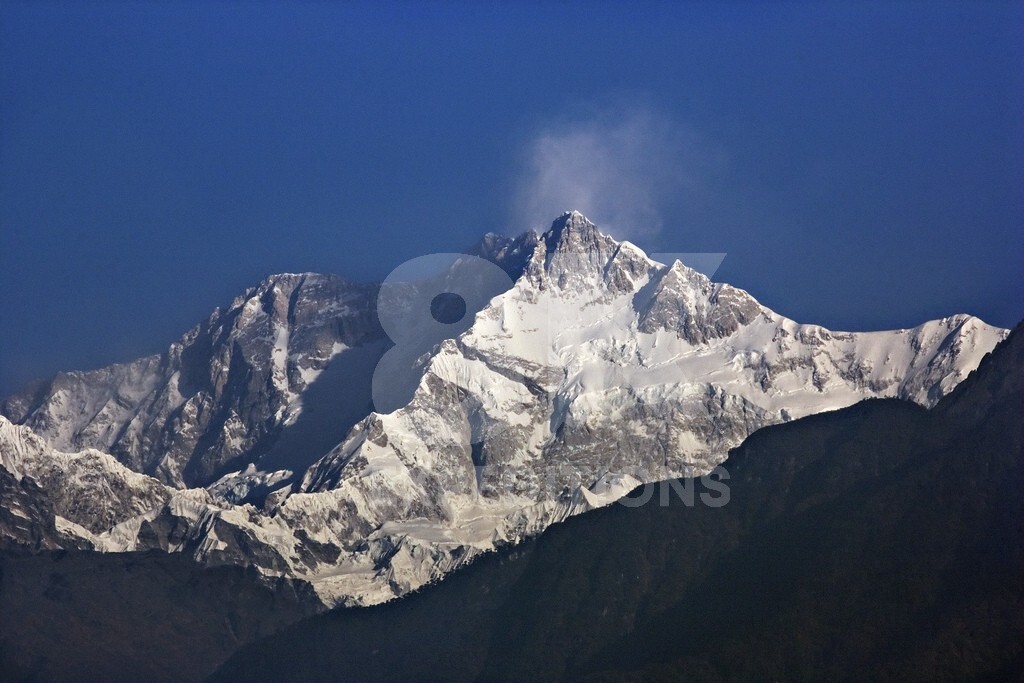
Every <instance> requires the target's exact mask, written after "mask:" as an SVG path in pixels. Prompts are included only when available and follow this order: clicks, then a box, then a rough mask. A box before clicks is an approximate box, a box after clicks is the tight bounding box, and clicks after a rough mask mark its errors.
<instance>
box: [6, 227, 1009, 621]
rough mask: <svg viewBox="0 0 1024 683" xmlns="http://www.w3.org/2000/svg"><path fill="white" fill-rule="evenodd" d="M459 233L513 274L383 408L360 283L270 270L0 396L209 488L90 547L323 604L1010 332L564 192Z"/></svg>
mask: <svg viewBox="0 0 1024 683" xmlns="http://www.w3.org/2000/svg"><path fill="white" fill-rule="evenodd" d="M474 253H478V254H480V255H482V256H484V257H486V258H487V259H488V260H489V261H491V262H494V263H498V265H500V266H501V267H502V269H503V270H504V271H505V272H506V273H507V274H508V275H509V280H508V282H509V285H510V288H508V289H503V290H496V291H495V295H494V296H493V298H490V299H489V300H486V299H485V301H486V305H484V306H483V307H482V308H481V310H479V311H478V312H476V314H475V317H473V318H472V319H467V320H466V321H465V322H466V324H465V325H464V326H463V327H461V328H459V329H460V333H459V334H457V335H453V338H448V339H445V340H444V341H441V342H440V343H439V344H437V345H436V346H434V347H433V348H432V349H430V350H429V352H428V353H426V354H425V355H423V356H420V357H417V358H416V359H415V363H416V364H415V368H414V370H415V373H416V374H415V375H414V376H413V380H418V381H414V384H413V387H414V388H412V387H410V390H411V393H410V396H411V398H409V400H408V401H407V402H405V403H404V404H403V405H402V406H401V407H399V408H398V409H396V410H394V411H392V412H390V413H388V414H380V413H374V412H370V410H369V407H368V406H367V403H368V398H367V397H368V396H369V376H370V372H369V371H368V368H370V369H372V367H373V365H374V364H375V362H376V359H377V358H379V357H380V354H381V353H383V351H384V349H385V345H386V341H385V340H384V339H383V335H382V332H381V328H380V326H379V325H378V324H377V319H376V310H375V303H376V302H375V297H374V293H375V291H376V289H375V288H372V287H358V286H355V285H351V283H347V282H345V281H342V280H338V279H332V278H324V277H323V276H312V275H306V276H278V277H276V278H270V279H269V280H267V281H266V282H264V283H263V285H261V286H260V287H259V288H257V289H256V290H252V291H251V292H249V293H248V294H247V295H246V296H245V297H241V298H240V299H238V300H236V302H235V303H234V304H233V305H232V307H231V308H230V310H229V311H228V312H227V313H225V314H220V313H219V312H215V313H214V315H213V316H212V317H211V319H210V320H209V321H207V322H206V323H204V324H203V325H200V326H199V327H197V328H196V329H195V330H193V331H192V332H190V333H189V334H188V335H186V337H185V338H184V339H183V340H182V342H179V343H178V344H176V345H173V346H172V347H171V349H170V350H169V351H168V352H167V353H165V354H164V355H163V356H162V357H159V358H150V359H143V360H140V361H136V363H133V364H129V365H126V366H116V367H114V368H109V369H105V370H99V371H95V372H93V373H68V374H62V375H60V376H58V378H56V379H55V380H54V381H53V382H52V383H51V384H50V385H49V386H48V387H45V388H44V390H42V391H37V392H36V393H35V394H32V395H28V394H26V395H22V396H18V397H15V398H13V399H11V400H9V401H8V402H7V403H6V404H5V406H4V409H3V412H4V414H6V415H8V416H10V417H11V418H12V420H13V421H15V422H21V423H24V424H25V425H27V426H30V427H31V428H32V429H33V430H34V431H35V432H36V433H37V434H39V435H40V436H42V437H43V438H44V439H45V440H46V441H47V442H48V443H49V447H50V448H55V449H61V450H80V449H84V448H98V449H100V450H104V451H110V452H112V453H113V454H114V455H116V456H117V458H118V460H120V461H121V462H122V463H124V464H126V465H128V466H129V467H131V468H132V469H133V470H136V471H138V472H142V473H145V474H151V475H153V476H155V477H157V478H158V479H160V481H161V482H162V483H163V484H168V485H172V486H175V487H177V488H179V489H184V486H185V485H186V484H188V485H193V486H194V485H196V484H199V485H203V486H206V487H207V488H205V489H201V488H197V489H190V490H178V491H172V490H170V489H168V488H166V487H163V488H160V489H157V488H154V487H153V486H149V485H148V484H143V483H142V482H141V481H135V482H131V483H130V484H128V485H127V487H128V488H130V489H131V490H132V491H135V492H136V493H134V494H133V496H132V497H130V500H131V501H132V502H131V503H123V502H122V503H119V504H118V505H117V506H115V507H116V510H117V515H115V516H113V517H109V518H104V521H103V522H102V523H100V522H96V523H95V524H93V525H92V526H90V525H89V524H87V523H85V522H83V521H81V520H73V521H74V522H75V523H76V524H78V525H80V526H82V527H84V528H86V529H87V531H88V533H89V534H90V536H89V538H90V539H92V540H91V542H92V543H93V544H94V545H95V546H96V547H97V548H100V549H105V550H132V549H144V548H162V549H165V550H168V551H186V552H190V553H191V554H193V555H194V556H195V557H196V558H197V559H198V560H200V561H203V562H207V563H225V562H227V563H240V564H252V565H255V566H257V567H259V568H260V569H261V571H264V572H265V573H267V574H270V575H275V574H288V575H291V576H295V577H298V578H303V579H306V580H308V581H310V582H311V583H312V584H313V585H314V587H315V588H316V590H317V591H318V593H319V594H320V595H321V597H322V598H323V600H324V601H325V603H327V604H336V603H338V602H343V601H344V602H357V603H372V602H378V601H380V600H384V599H387V598H390V597H392V596H394V595H399V594H402V593H404V592H407V591H409V590H411V589H414V588H416V587H418V586H420V585H422V584H424V583H426V582H428V581H431V580H433V579H436V578H438V577H440V576H442V575H443V574H444V573H446V572H447V571H449V570H450V569H452V568H453V567H455V566H458V565H459V564H461V563H463V562H465V561H466V560H468V559H469V558H471V557H472V556H474V555H475V554H477V553H479V552H481V551H485V550H488V549H491V548H493V547H495V546H496V545H500V544H503V543H511V542H516V541H517V540H519V539H521V538H522V537H524V536H526V535H529V534H534V533H539V532H540V531H542V530H543V529H544V528H546V527H547V526H549V525H550V524H552V523H555V522H557V521H559V520H561V519H564V518H565V516H567V515H570V514H575V513H578V512H582V511H585V510H587V509H590V508H592V507H597V506H600V505H603V504H607V503H608V502H611V501H613V500H615V499H616V498H617V497H619V496H620V495H621V494H623V493H625V492H627V491H629V490H630V489H632V488H633V487H634V486H635V485H637V484H638V483H640V482H646V481H655V480H661V479H666V478H669V477H676V476H680V475H683V474H686V473H698V474H700V473H705V472H708V471H710V470H711V469H712V468H713V467H714V466H715V465H716V464H718V463H720V462H722V461H723V460H724V459H725V457H726V454H727V453H728V450H729V449H730V448H732V447H734V446H736V445H738V444H739V443H740V442H741V441H742V440H743V439H744V438H746V436H747V435H749V434H750V433H751V432H753V431H755V430H756V429H759V428H760V427H762V426H765V425H768V424H773V423H777V422H783V421H787V420H790V419H795V418H797V417H801V416H804V415H807V414H810V413H814V412H820V411H823V410H831V409H835V408H839V407H843V406H847V405H850V404H852V403H855V402H857V401H859V400H862V399H865V398H870V397H878V396H894V397H900V398H904V399H908V400H912V401H916V402H918V403H921V404H923V405H927V406H930V405H933V404H934V403H935V402H936V401H937V400H938V399H939V398H940V397H941V396H943V395H944V394H946V393H948V392H949V391H950V390H951V389H952V388H953V387H954V386H955V385H956V384H957V383H958V382H959V381H961V380H962V379H963V378H964V377H965V376H966V375H967V374H968V373H970V372H971V371H972V370H973V369H974V368H975V367H976V366H977V364H978V362H979V361H980V359H981V358H982V356H983V355H984V354H985V353H987V352H988V351H990V350H991V349H992V348H993V347H994V346H995V344H996V343H998V342H999V341H1000V340H1001V339H1003V338H1004V337H1005V336H1006V334H1007V332H1006V331H1005V330H1001V329H997V328H993V327H991V326H988V325H986V324H985V323H983V322H981V321H980V320H978V319H976V318H973V317H970V316H966V315H958V316H953V317H950V318H945V319H942V320H937V321H932V322H928V323H925V324H923V325H920V326H918V327H916V328H913V329H909V330H897V331H891V332H871V333H841V332H831V331H829V330H826V329H824V328H821V327H819V326H814V325H800V324H798V323H796V322H794V321H792V320H789V319H787V318H785V317H783V316H781V315H779V314H777V313H775V312H773V311H771V310H769V309H767V308H765V307H763V306H761V305H760V304H759V303H758V302H757V301H756V300H755V299H754V298H753V297H751V296H750V295H749V294H747V293H746V292H744V291H742V290H739V289H736V288H734V287H731V286H729V285H726V284H718V283H713V282H711V281H709V280H708V279H707V278H706V277H704V276H703V275H701V274H700V273H697V272H696V271H694V270H691V269H690V268H687V267H686V266H684V265H683V264H681V263H678V262H676V263H673V264H660V263H657V262H655V261H653V260H651V259H650V258H648V257H647V256H646V255H645V254H644V252H643V251H642V250H640V249H639V248H638V247H636V246H634V245H632V244H630V243H628V242H617V241H615V240H614V239H612V238H611V237H608V236H606V235H603V234H602V233H600V232H599V231H598V230H597V228H596V227H595V226H593V225H592V224H591V223H590V222H589V221H587V220H586V219H585V218H584V217H583V216H582V215H581V214H579V213H577V212H571V213H567V214H565V215H563V216H562V217H560V218H559V219H558V220H556V221H555V223H554V224H553V225H552V227H551V229H550V230H549V231H547V232H546V233H545V234H544V235H541V236H537V235H535V234H527V235H524V236H521V237H520V238H517V239H516V240H507V239H504V238H499V237H497V236H494V235H489V236H487V237H485V239H484V240H483V241H482V242H481V244H480V245H478V247H477V248H476V251H475V252H474ZM458 272H461V271H457V270H452V271H451V272H450V273H449V274H448V275H447V277H448V279H451V278H452V277H453V274H454V275H457V274H458ZM471 313H472V311H471ZM462 330H464V331H462ZM350 357H351V358H352V359H354V360H353V361H351V362H348V363H346V358H350ZM332 373H333V377H332V378H331V380H330V381H329V382H328V381H327V379H326V378H328V377H331V375H332ZM319 387H332V389H331V390H329V391H328V390H326V389H325V390H324V396H320V397H318V396H317V395H316V390H317V389H318V388H319ZM325 397H327V398H325ZM331 397H333V399H332V398H331ZM332 400H333V401H334V403H331V401H332ZM317 406H319V407H320V408H319V410H320V412H319V417H316V412H317V411H316V407H317ZM325 406H326V407H325ZM332 406H333V407H332ZM353 406H355V407H353ZM334 409H337V410H338V411H339V412H338V413H337V414H335V413H333V412H332V410H334ZM335 415H337V417H335ZM304 420H305V425H306V426H305V427H304V428H303V427H302V424H303V422H304ZM350 427H351V429H350ZM0 436H3V433H2V432H0ZM327 437H329V438H327ZM19 438H21V439H22V441H24V440H25V439H27V438H30V437H26V436H24V435H23V436H21V437H19ZM6 443H7V442H6V441H3V440H0V445H2V444H6ZM7 448H11V449H12V452H15V449H16V447H15V446H7V445H3V446H2V449H3V450H4V451H5V452H6V449H7ZM22 450H23V449H22ZM18 452H21V451H18ZM321 456H323V457H321ZM4 457H5V461H4V462H5V467H6V466H7V465H6V462H7V455H5V456H4ZM61 457H65V456H51V457H49V459H48V461H49V462H64V461H62V460H61ZM82 457H83V456H78V459H81V458H82ZM90 457H92V458H93V460H95V459H96V458H98V457H99V456H97V455H92V456H90ZM11 459H12V461H13V459H14V458H13V457H12V458H11ZM23 460H24V458H22V461H23ZM76 462H77V460H76ZM97 462H98V461H97ZM104 463H106V461H104ZM307 465H308V468H307V467H306V466H307ZM62 467H68V468H69V470H70V469H72V468H71V464H70V461H68V464H67V465H62ZM36 471H40V470H39V469H38V468H37V470H36ZM303 472H304V474H302V473H303ZM122 474H123V473H121V474H119V475H117V476H122ZM300 474H301V476H300ZM114 476H115V475H113V474H109V473H108V474H106V475H104V477H101V478H100V479H101V480H102V481H104V482H106V481H109V480H110V478H111V477H114ZM72 479H74V477H72ZM48 481H50V482H51V483H50V484H49V485H50V486H51V487H53V486H56V487H57V488H59V487H60V486H61V485H62V484H60V483H59V481H62V480H55V479H54V478H53V476H52V475H51V478H50V479H49V480H48ZM54 481H58V483H57V484H55V483H53V482H54ZM147 481H152V482H153V483H154V484H156V482H155V481H154V480H152V479H149V478H148V477H147ZM46 487H47V484H46V483H45V482H44V483H43V488H44V489H45V488H46ZM95 490H96V491H97V492H98V493H97V495H98V496H101V497H103V496H108V495H110V491H111V488H110V487H109V486H107V488H103V487H102V486H99V485H98V486H97V487H96V488H95ZM161 492H162V493H161ZM115 497H116V496H115ZM140 501H141V502H140ZM132 505H135V507H132ZM143 507H149V509H148V510H145V511H142V508H143ZM125 511H131V512H134V513H137V514H134V516H129V517H128V518H125V516H124V515H125V514H126V512H125ZM85 521H86V522H87V521H88V520H85ZM108 523H109V525H108ZM101 527H103V528H101Z"/></svg>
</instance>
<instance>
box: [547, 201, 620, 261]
mask: <svg viewBox="0 0 1024 683" xmlns="http://www.w3.org/2000/svg"><path fill="white" fill-rule="evenodd" d="M595 237H602V238H605V239H609V238H607V237H606V236H605V235H604V234H602V233H601V232H600V231H599V230H598V229H597V226H596V225H594V224H593V223H592V222H591V221H590V219H588V218H587V217H586V216H584V215H583V214H582V213H580V212H579V211H576V210H573V211H566V212H565V213H563V214H562V215H561V216H559V217H558V218H556V219H555V220H554V221H553V222H552V223H551V227H550V228H548V230H547V232H545V233H544V235H543V238H544V242H545V244H546V245H547V250H548V251H549V252H550V251H556V250H557V248H558V246H559V245H560V244H562V243H563V242H565V241H567V240H568V239H572V238H575V239H574V241H575V242H577V243H582V242H586V241H593V240H594V238H595Z"/></svg>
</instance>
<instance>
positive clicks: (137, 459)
mask: <svg viewBox="0 0 1024 683" xmlns="http://www.w3.org/2000/svg"><path fill="white" fill-rule="evenodd" d="M375 301H376V288H375V287H373V286H367V285H359V284H354V283H351V282H348V281H346V280H343V279H341V278H338V277H333V276H324V275H291V274H286V275H277V276H273V277H270V278H268V279H267V280H265V281H264V282H262V283H261V284H260V285H259V286H258V287H255V288H253V289H251V290H249V291H248V292H246V293H245V294H244V295H243V296H241V297H238V298H237V299H235V300H234V301H233V302H232V303H231V305H230V306H229V307H228V308H227V310H225V311H220V310H219V309H218V310H216V311H214V312H213V314H212V315H211V316H210V317H209V318H208V319H207V320H205V321H204V322H202V323H201V324H199V325H198V326H196V327H195V328H193V329H192V330H190V331H189V332H187V333H186V334H185V335H184V336H183V337H182V338H181V339H180V340H178V341H177V342H175V343H174V344H171V346H170V347H169V348H168V349H167V351H165V352H164V353H163V354H162V355H160V356H151V357H148V358H142V359H139V360H137V361H134V362H132V363H127V364H123V365H114V366H111V367H109V368H104V369H101V370H95V371H91V372H68V373H60V374H58V375H57V376H56V377H55V378H54V379H53V380H52V381H51V382H50V383H49V384H48V385H43V386H39V387H36V388H35V389H34V391H31V392H29V393H27V394H24V395H17V396H14V397H12V398H10V399H8V400H7V401H6V402H5V403H4V405H3V407H2V410H0V412H2V413H3V414H4V415H6V416H7V417H9V418H10V419H11V420H13V421H15V422H18V423H20V424H25V425H27V426H29V427H31V428H32V429H33V430H34V431H35V432H36V433H37V434H40V435H42V436H43V437H45V438H46V440H47V441H49V442H50V444H51V445H52V446H53V447H54V448H56V449H60V450H64V451H77V450H81V449H84V448H96V449H99V450H102V451H104V452H107V453H110V454H112V455H114V456H115V457H116V458H117V459H118V460H120V461H121V462H122V463H124V464H125V465H127V466H128V467H130V468H131V469H133V470H135V471H137V472H142V473H145V474H150V475H152V476H154V477H156V478H158V479H160V480H161V481H162V482H164V483H166V484H169V485H172V486H178V487H181V486H197V485H198V486H203V485H206V484H210V483H212V482H213V481H214V480H216V479H217V478H218V477H220V476H221V475H223V474H225V473H226V472H228V471H230V470H231V469H232V468H234V469H240V468H243V467H244V466H245V465H247V464H249V463H252V462H256V461H258V460H259V459H260V458H261V457H262V456H263V455H264V454H265V453H267V452H268V451H269V450H270V449H271V448H272V446H273V444H274V442H275V440H276V439H277V438H278V437H279V436H280V434H281V432H282V430H283V428H284V427H285V426H286V425H287V424H288V422H289V419H290V418H292V417H293V416H294V413H295V412H297V411H296V410H295V409H296V408H297V407H298V406H297V403H298V401H299V399H300V396H301V395H302V394H303V392H304V391H305V390H306V389H307V388H308V386H309V385H311V384H312V383H313V382H314V380H315V379H316V378H317V377H318V375H319V374H320V373H321V372H322V371H323V370H324V369H325V368H326V367H327V365H328V364H329V363H330V362H331V360H332V359H333V358H334V357H335V356H339V355H342V354H344V353H346V352H349V351H350V350H351V349H353V348H354V347H372V346H373V344H374V342H379V341H380V340H381V339H382V337H383V334H382V332H381V330H380V326H379V325H378V324H377V319H376V314H375ZM379 352H380V348H375V349H374V351H373V352H371V353H369V354H366V349H365V348H364V349H361V352H356V353H355V354H352V355H360V353H362V354H363V355H369V356H370V358H369V360H370V361H371V363H372V360H373V358H374V353H377V354H379ZM363 360H366V359H363ZM366 393H368V392H364V394H366ZM360 408H361V409H363V413H362V414H365V411H366V410H367V409H368V406H360ZM342 410H344V407H342ZM358 417H362V415H359V416H358ZM355 419H358V418H353V419H352V421H353V422H354V421H355ZM341 436H344V432H342V433H341V434H338V435H337V438H338V439H340V438H341ZM335 442H336V440H335ZM331 445H332V444H330V443H328V444H327V446H326V447H325V451H324V452H326V450H327V449H329V448H330V446H331ZM319 455H323V453H310V454H308V455H306V458H308V460H307V461H306V462H305V463H302V464H304V465H308V464H309V463H310V462H312V461H313V460H315V458H316V457H318V456H319Z"/></svg>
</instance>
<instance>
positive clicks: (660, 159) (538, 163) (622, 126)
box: [513, 108, 722, 239]
mask: <svg viewBox="0 0 1024 683" xmlns="http://www.w3.org/2000/svg"><path fill="white" fill-rule="evenodd" d="M721 163H722V157H721V154H720V153H717V152H716V151H714V150H713V149H711V148H710V147H709V146H708V145H707V144H706V142H705V141H703V140H702V139H701V138H700V136H698V135H697V134H695V133H694V132H693V131H691V130H690V129H688V128H686V127H685V126H681V125H679V124H676V123H674V122H672V121H670V120H669V119H668V118H666V117H665V116H662V115H660V114H659V113H658V112H656V111H654V110H652V109H650V108H631V109H628V110H621V109H620V110H617V111H615V112H605V113H603V114H601V115H598V116H594V117H591V118H587V119H584V120H574V121H567V122H563V123H559V124H556V125H551V126H548V127H545V128H543V129H542V130H540V131H539V132H538V133H537V134H536V135H535V136H534V137H533V138H532V140H531V141H530V142H529V144H528V145H527V147H526V149H525V154H524V157H523V159H522V172H521V175H520V178H519V182H518V185H517V188H516V193H515V198H516V200H515V207H514V211H513V221H514V227H515V231H519V230H522V229H526V228H546V227H547V224H548V222H550V221H551V220H552V218H554V217H555V216H558V215H559V214H561V213H562V212H563V211H566V210H569V209H578V210H580V211H582V212H583V213H584V214H585V215H587V216H588V217H589V218H590V219H591V220H593V221H594V222H595V223H597V224H598V225H599V226H601V227H602V229H604V230H606V231H608V232H611V233H612V234H614V235H615V236H616V237H618V238H620V239H621V238H637V237H645V236H646V237H650V236H652V235H655V234H657V233H658V232H660V231H661V229H662V227H663V225H664V217H663V211H664V210H665V207H666V206H668V205H670V204H671V203H672V202H673V201H678V199H679V198H680V197H682V198H683V199H684V200H685V199H686V197H687V196H688V195H692V194H694V193H697V192H700V191H701V186H702V182H703V176H704V175H706V174H707V173H709V172H713V171H714V170H715V169H716V168H717V167H719V166H720V165H721Z"/></svg>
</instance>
